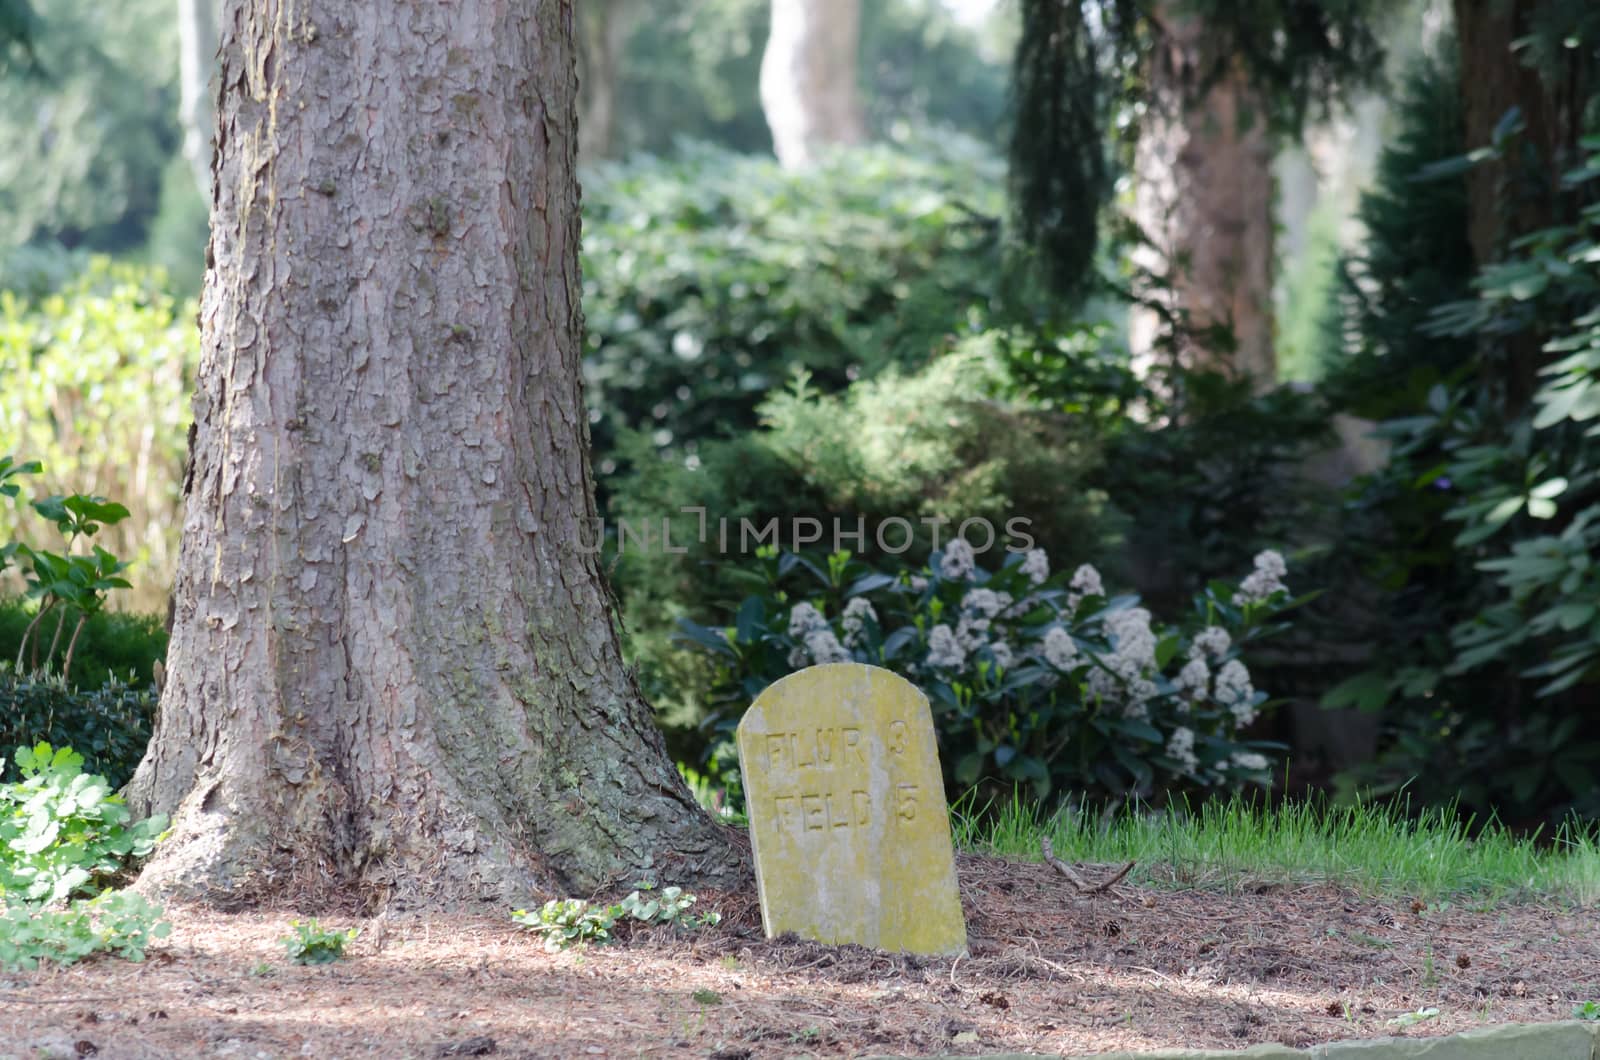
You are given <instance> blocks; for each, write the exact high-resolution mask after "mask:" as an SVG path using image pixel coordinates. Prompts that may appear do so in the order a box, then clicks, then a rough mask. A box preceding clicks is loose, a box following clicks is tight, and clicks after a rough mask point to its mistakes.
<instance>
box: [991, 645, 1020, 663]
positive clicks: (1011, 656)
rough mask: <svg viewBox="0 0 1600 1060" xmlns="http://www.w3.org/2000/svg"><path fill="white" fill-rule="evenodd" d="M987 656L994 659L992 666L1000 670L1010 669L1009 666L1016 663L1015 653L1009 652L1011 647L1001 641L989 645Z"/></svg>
mask: <svg viewBox="0 0 1600 1060" xmlns="http://www.w3.org/2000/svg"><path fill="white" fill-rule="evenodd" d="M989 654H990V655H991V656H992V657H993V658H994V664H995V665H996V666H998V667H999V668H1000V669H1002V670H1009V669H1011V664H1012V663H1013V662H1015V661H1016V653H1015V652H1013V651H1012V650H1011V645H1009V644H1007V643H1006V642H1005V641H1003V640H997V641H995V642H993V643H992V644H990V645H989Z"/></svg>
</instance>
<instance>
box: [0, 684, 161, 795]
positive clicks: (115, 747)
mask: <svg viewBox="0 0 1600 1060" xmlns="http://www.w3.org/2000/svg"><path fill="white" fill-rule="evenodd" d="M155 710H156V699H155V696H154V695H153V694H152V693H151V691H150V690H149V689H148V688H147V687H141V688H132V687H129V686H128V685H125V684H122V683H121V682H118V681H115V680H112V681H108V682H107V683H106V684H104V685H102V686H99V687H97V688H94V689H92V690H85V689H82V688H71V687H68V686H67V685H66V683H65V682H63V681H62V680H61V679H60V678H58V677H28V678H19V677H17V676H16V675H15V674H14V673H12V672H11V670H10V668H9V667H6V666H0V747H22V746H27V747H32V746H34V745H35V744H38V743H48V744H52V745H54V746H56V747H72V748H73V749H74V750H76V751H77V752H78V753H79V754H81V755H82V756H83V758H84V762H85V765H86V768H87V770H88V771H89V772H91V773H97V774H100V775H102V776H104V777H105V778H106V779H107V781H109V782H110V785H111V787H112V788H120V787H121V786H122V785H124V784H126V783H127V782H128V779H129V778H130V777H132V776H133V771H134V768H135V767H137V766H138V764H139V759H141V758H143V757H144V751H145V747H146V746H147V745H148V744H149V742H150V729H151V725H152V724H153V722H154V721H155ZM11 770H12V765H11V762H10V760H9V759H8V760H6V761H5V762H4V764H3V769H0V780H11V779H15V774H14V773H13V772H12V771H11Z"/></svg>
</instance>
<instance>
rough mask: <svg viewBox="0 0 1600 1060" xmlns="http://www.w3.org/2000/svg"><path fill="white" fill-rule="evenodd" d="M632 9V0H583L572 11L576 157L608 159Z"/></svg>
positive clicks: (590, 160)
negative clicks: (575, 17)
mask: <svg viewBox="0 0 1600 1060" xmlns="http://www.w3.org/2000/svg"><path fill="white" fill-rule="evenodd" d="M636 17H637V11H636V10H635V7H634V2H633V0H583V3H582V5H581V6H580V7H579V10H578V157H579V158H580V159H581V160H582V161H583V162H585V163H588V162H594V161H597V160H599V159H602V158H610V157H611V155H612V152H613V150H614V148H615V145H614V140H615V139H616V127H617V81H618V79H619V78H620V77H621V76H622V53H623V51H624V50H625V49H626V47H627V44H628V33H629V31H631V30H632V29H633V24H634V20H635V18H636Z"/></svg>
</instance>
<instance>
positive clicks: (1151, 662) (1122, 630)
mask: <svg viewBox="0 0 1600 1060" xmlns="http://www.w3.org/2000/svg"><path fill="white" fill-rule="evenodd" d="M1101 628H1102V629H1104V631H1105V633H1106V635H1107V636H1108V637H1109V638H1110V639H1111V651H1110V653H1109V654H1107V655H1105V656H1104V657H1103V658H1102V659H1101V660H1100V661H1101V662H1102V663H1104V664H1105V666H1104V667H1103V668H1101V667H1096V668H1095V669H1094V670H1092V671H1090V673H1089V691H1090V693H1092V694H1093V695H1095V696H1096V697H1098V698H1100V699H1102V700H1105V701H1107V702H1111V703H1121V705H1122V712H1123V714H1125V715H1127V716H1128V717H1131V718H1148V717H1149V716H1150V705H1149V704H1150V700H1152V699H1154V698H1155V697H1156V695H1157V693H1158V689H1157V688H1156V684H1155V682H1154V681H1151V680H1150V679H1149V677H1148V676H1147V675H1148V673H1149V671H1150V670H1151V669H1152V668H1154V666H1155V664H1156V635H1155V632H1154V631H1153V630H1152V629H1151V628H1150V612H1148V611H1146V610H1145V609H1144V608H1142V607H1130V608H1127V609H1126V610H1123V611H1116V612H1113V613H1112V614H1109V615H1107V616H1106V618H1105V621H1104V622H1103V623H1102V624H1101Z"/></svg>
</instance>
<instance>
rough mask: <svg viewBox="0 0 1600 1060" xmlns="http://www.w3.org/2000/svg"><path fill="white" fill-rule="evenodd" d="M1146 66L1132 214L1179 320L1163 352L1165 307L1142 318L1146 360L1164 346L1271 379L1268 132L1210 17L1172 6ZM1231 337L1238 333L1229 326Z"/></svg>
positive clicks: (1136, 333) (1138, 339) (1209, 364)
mask: <svg viewBox="0 0 1600 1060" xmlns="http://www.w3.org/2000/svg"><path fill="white" fill-rule="evenodd" d="M1158 21H1159V22H1160V23H1161V25H1162V27H1163V29H1164V31H1165V36H1164V39H1163V40H1162V43H1161V47H1160V49H1159V52H1158V54H1157V55H1156V56H1155V57H1154V58H1153V59H1152V61H1151V66H1150V70H1149V79H1150V85H1151V107H1150V111H1149V113H1148V114H1147V116H1146V121H1145V126H1144V128H1143V129H1142V130H1141V133H1140V139H1139V144H1138V146H1137V148H1136V152H1135V170H1136V172H1135V178H1136V180H1135V183H1136V188H1137V190H1136V194H1135V203H1134V211H1135V218H1136V220H1137V221H1138V223H1139V226H1140V228H1141V229H1142V230H1143V231H1144V233H1145V234H1146V236H1147V237H1149V239H1150V240H1151V241H1152V243H1153V244H1154V246H1153V248H1151V249H1152V251H1153V252H1152V253H1148V254H1147V256H1146V257H1145V258H1144V262H1143V263H1144V264H1145V265H1147V266H1148V267H1150V268H1151V269H1152V270H1153V271H1157V272H1159V273H1163V274H1164V275H1165V276H1166V277H1167V278H1168V279H1167V282H1166V283H1165V284H1164V285H1163V287H1164V290H1162V291H1160V292H1157V294H1156V297H1157V299H1158V300H1159V302H1160V303H1161V304H1162V306H1163V308H1164V310H1165V312H1166V313H1167V314H1170V315H1171V316H1172V317H1175V318H1177V319H1178V320H1179V321H1180V324H1181V327H1180V328H1179V333H1178V335H1177V339H1176V341H1177V348H1176V349H1175V350H1166V351H1162V350H1158V349H1157V342H1158V336H1159V335H1160V333H1161V332H1162V330H1163V328H1162V321H1161V319H1160V317H1161V314H1158V313H1153V312H1150V311H1147V310H1146V311H1140V312H1138V313H1136V314H1135V319H1134V321H1133V325H1132V329H1131V330H1132V334H1131V336H1130V338H1131V340H1132V342H1133V346H1134V353H1135V356H1136V357H1137V358H1138V359H1139V360H1141V361H1144V362H1146V363H1148V362H1149V361H1151V360H1153V359H1155V358H1157V357H1158V356H1160V355H1161V354H1162V353H1167V354H1170V355H1176V357H1177V359H1178V362H1179V363H1180V364H1181V365H1183V366H1184V367H1194V368H1210V369H1215V370H1220V371H1223V372H1226V373H1228V374H1231V375H1234V376H1237V377H1240V378H1245V379H1249V380H1252V381H1253V383H1254V384H1255V385H1256V386H1257V387H1258V388H1266V387H1270V386H1271V385H1272V384H1273V383H1274V382H1275V381H1276V377H1277V363H1276V358H1275V356H1274V352H1273V333H1272V328H1273V318H1272V276H1273V231H1272V225H1273V213H1272V203H1273V182H1272V138H1271V135H1270V132H1269V130H1268V128H1267V111H1266V108H1265V106H1264V104H1263V102H1262V101H1261V99H1260V98H1259V96H1258V94H1257V93H1256V91H1255V90H1254V89H1253V88H1252V87H1251V85H1250V82H1249V80H1248V78H1247V77H1246V74H1245V71H1244V69H1243V67H1242V66H1240V65H1239V64H1238V63H1237V62H1234V61H1230V60H1227V59H1223V60H1222V62H1221V65H1219V64H1218V61H1217V57H1215V56H1214V55H1212V54H1210V49H1209V48H1208V46H1207V45H1208V42H1207V40H1206V31H1205V25H1204V23H1202V22H1201V21H1200V20H1198V19H1195V18H1191V17H1188V16H1184V15H1180V14H1177V13H1176V12H1174V11H1172V10H1171V9H1170V8H1168V9H1166V10H1165V11H1164V12H1163V13H1162V14H1161V16H1160V18H1159V19H1158ZM1230 333H1231V334H1230Z"/></svg>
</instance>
